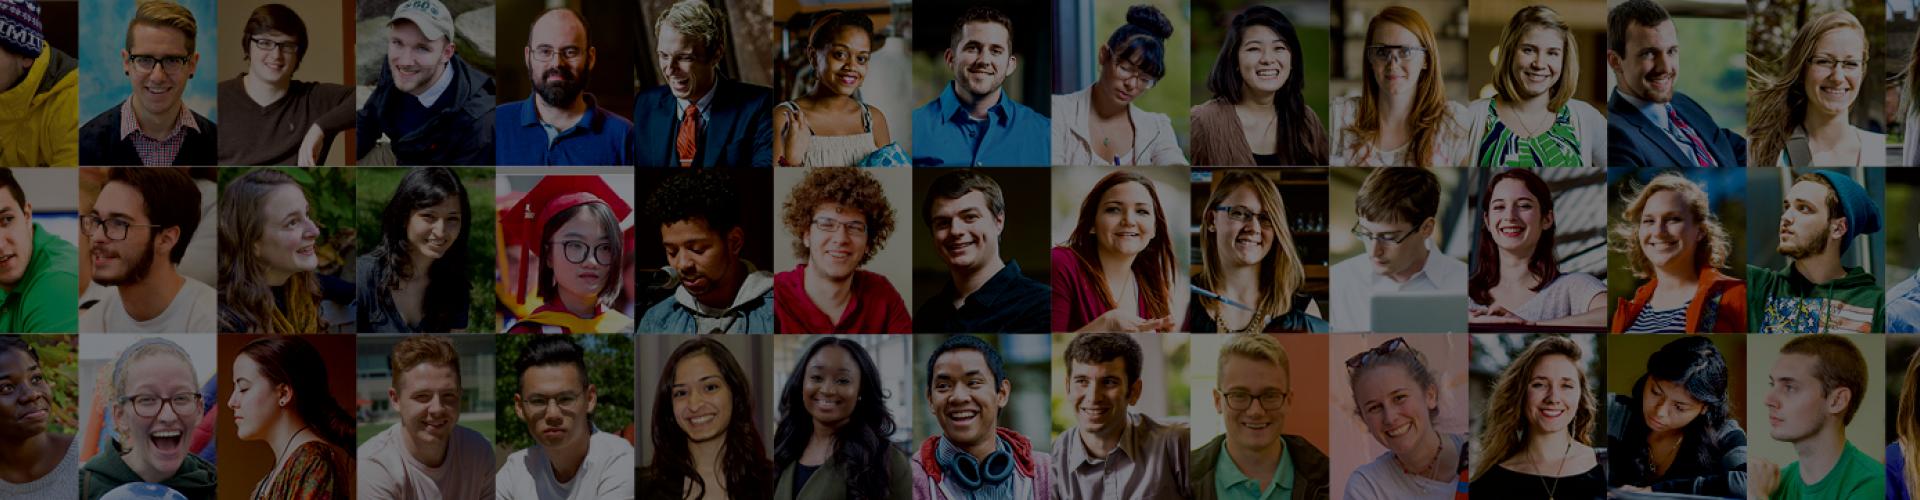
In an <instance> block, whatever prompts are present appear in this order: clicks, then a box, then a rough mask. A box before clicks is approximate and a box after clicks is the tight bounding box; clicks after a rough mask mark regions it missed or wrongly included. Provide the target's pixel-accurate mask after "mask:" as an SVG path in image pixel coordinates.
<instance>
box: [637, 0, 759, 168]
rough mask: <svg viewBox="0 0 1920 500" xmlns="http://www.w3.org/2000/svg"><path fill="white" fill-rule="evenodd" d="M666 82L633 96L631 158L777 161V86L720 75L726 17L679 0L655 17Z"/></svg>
mask: <svg viewBox="0 0 1920 500" xmlns="http://www.w3.org/2000/svg"><path fill="white" fill-rule="evenodd" d="M653 32H654V39H655V40H658V41H659V42H658V43H659V44H660V46H659V47H657V48H655V52H654V54H653V59H654V63H655V64H657V65H658V66H659V67H660V74H661V75H662V76H663V77H665V78H666V80H667V83H666V84H665V85H661V86H658V87H654V88H650V89H647V90H644V91H641V92H640V95H637V96H634V99H633V117H634V119H635V120H638V122H639V123H636V124H634V129H633V130H634V140H633V145H634V153H633V160H634V162H635V163H637V164H639V165H641V166H648V167H695V166H698V167H742V166H753V167H766V166H772V165H773V91H772V90H769V89H767V88H766V87H762V86H759V85H753V84H748V83H743V82H740V81H738V80H734V79H730V78H722V77H721V75H720V66H721V64H720V63H721V58H722V57H724V56H725V55H726V53H727V51H726V49H727V46H726V40H727V39H728V38H730V37H729V36H728V35H727V21H726V18H725V17H724V16H722V15H720V12H719V11H717V10H714V8H713V7H711V6H708V5H707V2H705V1H703V0H680V1H679V2H675V3H674V4H673V6H672V7H668V8H667V12H666V13H664V14H661V15H660V18H659V19H655V20H654V22H653Z"/></svg>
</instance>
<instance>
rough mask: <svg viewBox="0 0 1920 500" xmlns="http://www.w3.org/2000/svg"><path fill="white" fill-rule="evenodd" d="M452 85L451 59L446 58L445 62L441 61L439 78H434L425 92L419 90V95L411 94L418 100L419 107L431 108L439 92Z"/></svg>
mask: <svg viewBox="0 0 1920 500" xmlns="http://www.w3.org/2000/svg"><path fill="white" fill-rule="evenodd" d="M452 85H453V60H452V59H448V60H447V62H444V63H441V66H440V78H437V79H434V81H433V86H432V87H427V91H426V92H421V93H420V95H417V96H413V98H415V99H419V100H420V107H424V108H432V107H433V103H434V102H435V101H439V100H440V94H444V93H446V92H447V87H450V86H452Z"/></svg>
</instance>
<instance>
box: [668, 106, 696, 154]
mask: <svg viewBox="0 0 1920 500" xmlns="http://www.w3.org/2000/svg"><path fill="white" fill-rule="evenodd" d="M699 135H700V105H698V104H692V103H689V104H687V115H686V116H685V117H682V118H680V132H679V133H678V134H676V137H675V138H674V141H673V149H674V151H675V152H677V153H679V154H680V166H681V167H691V166H693V158H694V156H695V155H697V154H698V153H699V152H700V147H699V146H698V145H697V144H698V136H699Z"/></svg>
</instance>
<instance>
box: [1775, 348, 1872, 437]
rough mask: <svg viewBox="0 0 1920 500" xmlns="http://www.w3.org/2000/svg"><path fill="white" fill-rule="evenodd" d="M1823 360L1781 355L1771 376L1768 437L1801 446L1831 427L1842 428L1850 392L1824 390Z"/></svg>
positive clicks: (1801, 355) (1799, 355)
mask: <svg viewBox="0 0 1920 500" xmlns="http://www.w3.org/2000/svg"><path fill="white" fill-rule="evenodd" d="M1819 367H1820V358H1816V357H1814V356H1810V355H1806V354H1781V355H1780V359H1779V360H1778V361H1774V363H1773V370H1772V371H1771V372H1768V373H1767V385H1768V386H1769V389H1768V390H1767V403H1766V404H1767V422H1768V423H1769V424H1771V427H1769V428H1768V429H1767V435H1768V436H1769V437H1772V438H1773V439H1775V440H1778V441H1785V442H1789V443H1797V442H1800V441H1801V440H1805V439H1807V438H1810V437H1813V436H1814V435H1816V434H1819V433H1820V431H1821V430H1822V429H1825V428H1826V426H1828V425H1841V424H1840V417H1839V414H1840V413H1841V412H1843V411H1846V408H1847V398H1850V397H1852V395H1851V394H1848V391H1847V390H1846V389H1842V388H1838V387H1835V388H1832V389H1830V390H1823V388H1822V387H1821V384H1820V379H1818V378H1816V377H1815V371H1816V370H1818V369H1819Z"/></svg>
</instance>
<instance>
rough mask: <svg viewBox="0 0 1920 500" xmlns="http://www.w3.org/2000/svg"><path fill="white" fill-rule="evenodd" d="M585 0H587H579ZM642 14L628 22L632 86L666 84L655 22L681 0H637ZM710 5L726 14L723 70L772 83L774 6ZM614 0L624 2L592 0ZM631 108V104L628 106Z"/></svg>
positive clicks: (744, 1)
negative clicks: (631, 33)
mask: <svg viewBox="0 0 1920 500" xmlns="http://www.w3.org/2000/svg"><path fill="white" fill-rule="evenodd" d="M579 1H583V2H584V1H585V0H579ZM638 1H639V3H640V13H639V15H635V16H632V17H630V18H628V22H629V23H632V24H630V25H629V26H630V27H631V28H630V29H632V30H633V31H634V33H637V34H636V35H634V36H632V39H633V42H634V43H635V44H637V45H638V47H637V48H635V49H634V51H633V53H634V54H637V55H638V56H637V57H635V58H634V72H635V73H637V74H636V75H634V78H635V81H634V85H633V88H635V89H639V90H644V89H646V88H648V87H654V86H659V85H664V84H665V83H666V77H665V76H663V75H661V74H660V66H659V65H658V64H657V63H655V62H653V61H656V59H654V48H655V47H659V46H660V33H659V32H657V31H654V29H653V27H654V22H655V21H658V20H659V19H660V16H662V15H665V14H666V13H667V8H669V7H672V6H673V4H674V3H677V2H679V1H680V0H638ZM705 1H706V3H707V5H709V6H712V7H713V8H714V9H715V10H719V11H720V14H721V15H724V16H727V26H726V28H727V35H728V38H727V40H728V41H729V42H731V43H728V44H727V46H726V49H725V50H726V55H725V59H724V60H722V61H721V62H720V74H721V75H723V77H725V78H732V79H735V80H739V81H742V82H746V83H751V84H754V85H759V86H762V87H766V86H772V85H773V67H774V65H773V61H774V52H775V50H774V49H775V46H776V42H775V41H774V31H775V29H774V23H773V9H772V5H770V4H769V3H768V2H766V0H705ZM589 3H595V4H612V3H622V2H589ZM628 109H632V106H628Z"/></svg>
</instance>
